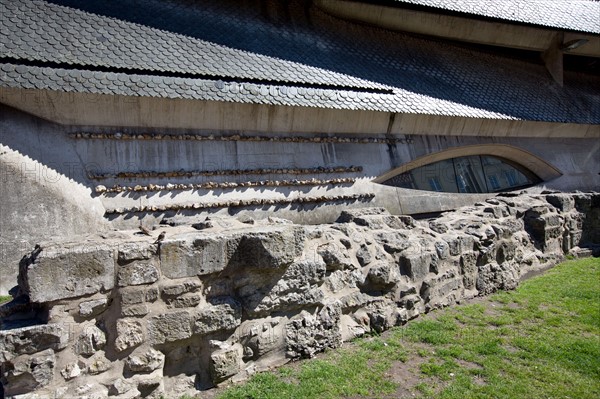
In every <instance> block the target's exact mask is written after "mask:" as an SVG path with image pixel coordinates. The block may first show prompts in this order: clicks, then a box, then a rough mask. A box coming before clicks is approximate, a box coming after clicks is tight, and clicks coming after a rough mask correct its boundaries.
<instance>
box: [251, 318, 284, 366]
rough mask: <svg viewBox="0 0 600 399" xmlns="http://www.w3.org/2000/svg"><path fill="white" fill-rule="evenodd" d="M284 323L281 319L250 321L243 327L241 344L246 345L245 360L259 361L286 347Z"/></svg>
mask: <svg viewBox="0 0 600 399" xmlns="http://www.w3.org/2000/svg"><path fill="white" fill-rule="evenodd" d="M284 327H285V325H284V323H282V322H281V319H280V318H269V319H263V320H259V321H248V322H246V323H245V324H244V325H242V327H241V331H242V332H243V334H242V336H241V338H240V342H241V343H242V344H243V345H244V359H245V360H249V359H258V358H259V357H261V356H264V355H266V354H267V353H269V352H272V351H276V350H278V349H281V348H282V347H283V346H284V345H285V341H284Z"/></svg>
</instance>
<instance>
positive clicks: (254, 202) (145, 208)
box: [106, 193, 375, 215]
mask: <svg viewBox="0 0 600 399" xmlns="http://www.w3.org/2000/svg"><path fill="white" fill-rule="evenodd" d="M373 197H375V194H373V193H367V194H352V195H333V196H327V195H324V196H318V197H300V198H283V199H267V198H255V199H250V200H231V201H221V202H206V203H194V204H167V205H142V206H133V207H130V208H115V209H107V210H106V214H108V215H110V214H118V215H122V214H126V213H132V212H165V211H180V210H198V209H209V208H234V207H240V206H261V205H283V204H293V203H323V202H335V201H349V200H350V201H357V200H369V199H371V198H373Z"/></svg>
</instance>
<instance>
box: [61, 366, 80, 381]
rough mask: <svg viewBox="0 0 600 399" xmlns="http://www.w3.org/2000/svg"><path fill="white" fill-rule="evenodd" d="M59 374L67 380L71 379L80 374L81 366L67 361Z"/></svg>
mask: <svg viewBox="0 0 600 399" xmlns="http://www.w3.org/2000/svg"><path fill="white" fill-rule="evenodd" d="M60 375H62V376H63V378H64V379H65V380H67V381H68V380H72V379H73V378H76V377H79V376H80V375H81V368H80V367H79V364H78V363H69V364H67V365H66V366H65V367H64V368H63V369H62V370H61V371H60Z"/></svg>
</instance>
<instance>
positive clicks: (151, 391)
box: [136, 373, 164, 399]
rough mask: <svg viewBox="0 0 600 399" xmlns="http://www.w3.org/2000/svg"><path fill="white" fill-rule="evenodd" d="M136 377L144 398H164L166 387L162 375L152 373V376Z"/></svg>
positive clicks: (138, 387)
mask: <svg viewBox="0 0 600 399" xmlns="http://www.w3.org/2000/svg"><path fill="white" fill-rule="evenodd" d="M136 377H137V378H136V382H137V389H138V391H139V392H140V396H141V397H142V398H156V399H159V398H160V397H161V396H162V394H163V392H164V386H163V384H162V380H163V378H162V376H161V375H160V374H155V373H152V374H150V375H138V376H136Z"/></svg>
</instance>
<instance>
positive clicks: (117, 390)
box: [108, 378, 135, 396]
mask: <svg viewBox="0 0 600 399" xmlns="http://www.w3.org/2000/svg"><path fill="white" fill-rule="evenodd" d="M134 387H135V384H134V383H133V382H132V381H128V380H125V379H123V378H117V379H116V380H115V381H114V382H113V383H111V384H110V385H109V386H108V394H109V395H110V396H117V395H125V394H126V393H127V392H131V390H132V389H133V388H134Z"/></svg>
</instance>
